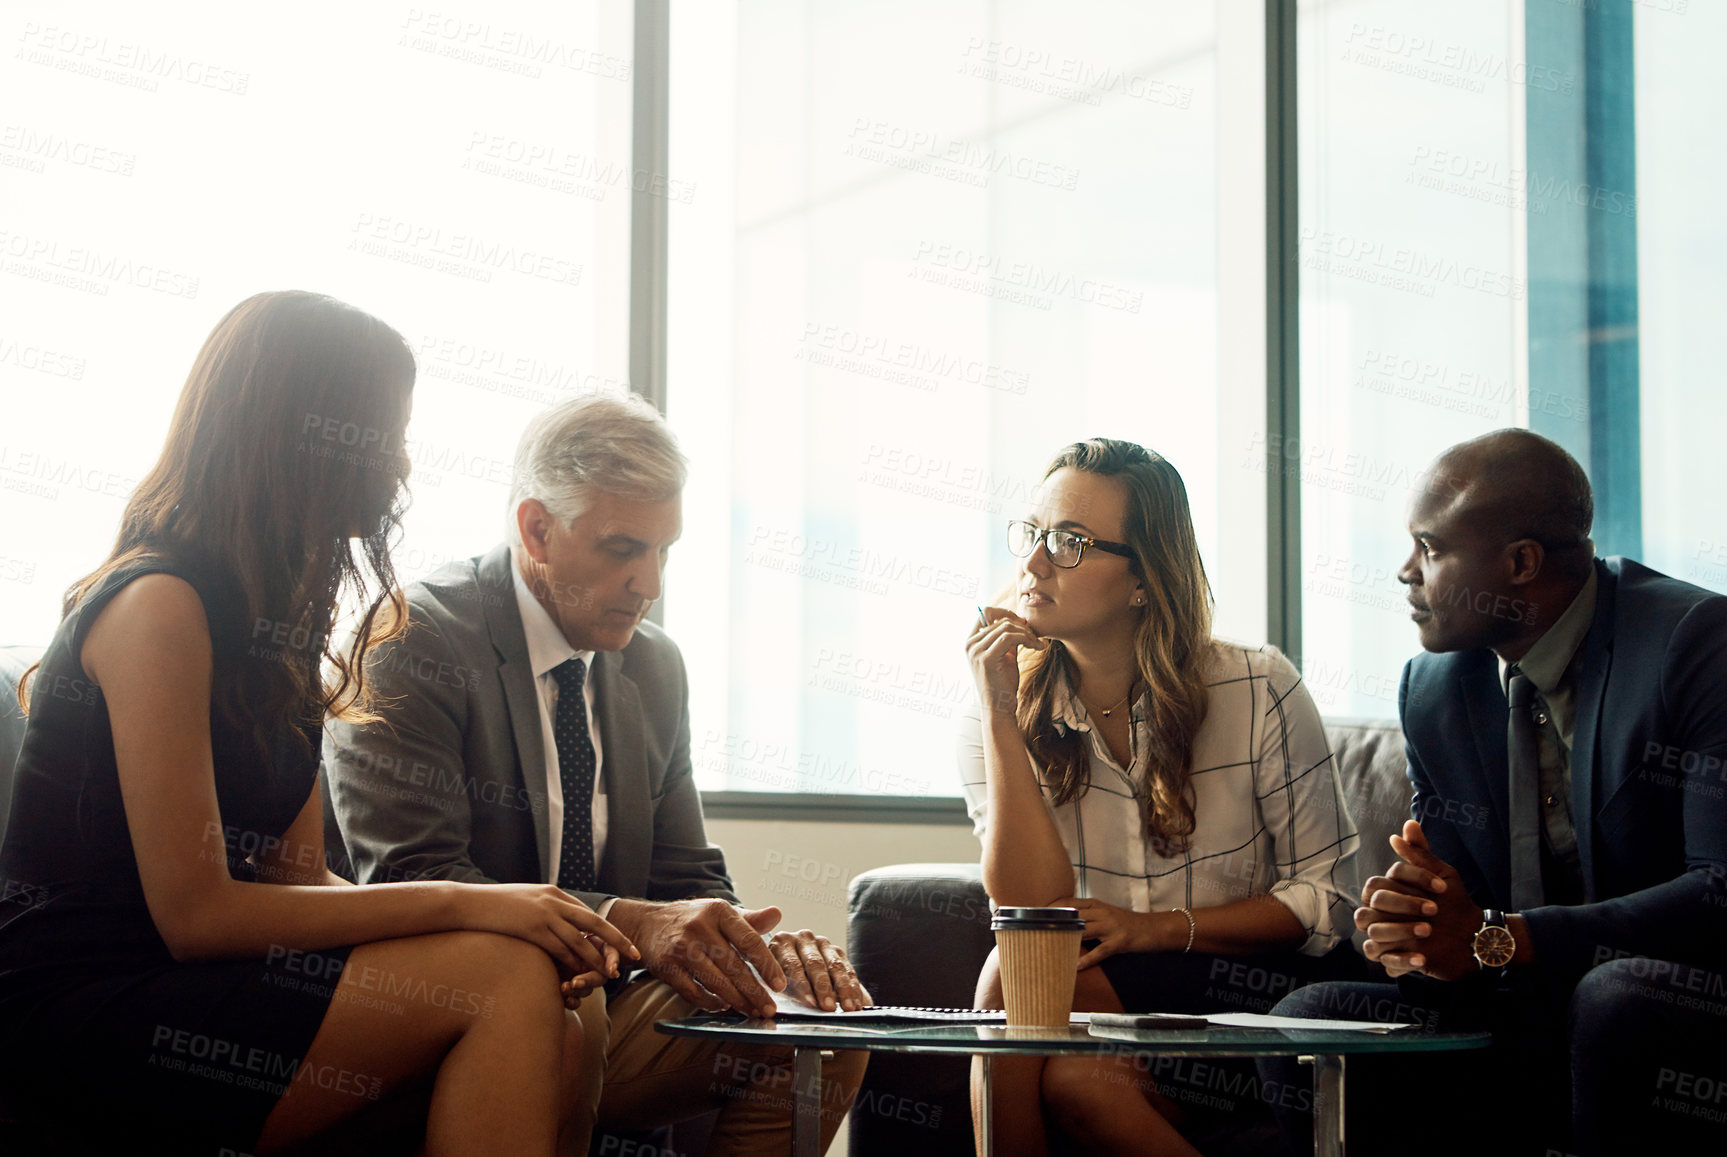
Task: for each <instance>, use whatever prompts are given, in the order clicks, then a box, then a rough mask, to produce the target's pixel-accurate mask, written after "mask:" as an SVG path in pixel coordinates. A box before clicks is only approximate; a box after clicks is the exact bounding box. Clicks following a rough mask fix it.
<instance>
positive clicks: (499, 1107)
mask: <svg viewBox="0 0 1727 1157" xmlns="http://www.w3.org/2000/svg"><path fill="white" fill-rule="evenodd" d="M413 384H414V361H413V356H412V354H411V353H410V352H409V350H408V348H407V345H406V343H405V342H404V341H403V340H402V338H401V335H400V334H398V333H396V331H394V330H392V329H391V328H390V327H388V326H386V325H385V324H384V323H382V322H380V321H378V320H377V319H376V318H374V317H371V316H369V315H367V314H365V313H363V312H361V311H359V310H357V309H354V308H353V307H351V306H347V305H344V304H342V303H341V302H338V301H335V300H333V299H331V298H328V297H323V296H320V295H317V294H311V293H301V292H281V293H264V294H259V295H257V296H255V297H252V298H249V299H247V300H246V301H243V302H241V303H240V304H239V305H238V306H236V307H235V308H234V309H233V310H232V311H230V312H229V313H228V315H227V316H226V317H224V318H223V319H222V320H221V322H220V323H219V324H218V325H217V326H216V328H215V330H214V331H213V332H212V333H211V334H210V337H209V339H208V340H207V341H206V342H205V344H204V347H203V350H202V351H201V352H200V353H199V355H198V359H197V361H196V363H195V364H194V365H193V367H192V372H191V374H190V376H189V377H188V379H187V382H186V386H185V388H184V390H183V391H182V393H181V395H180V400H179V403H178V406H177V408H176V409H175V412H174V416H173V420H172V422H171V423H170V426H169V431H168V437H167V441H166V444H165V445H164V447H163V450H162V454H161V457H160V458H159V460H158V461H157V463H156V465H155V467H154V468H153V469H152V470H151V471H150V473H149V474H148V475H147V477H146V478H145V479H144V480H143V482H142V483H141V484H140V485H139V486H138V488H137V490H136V491H135V493H134V494H133V495H132V497H131V499H130V501H129V502H128V504H127V507H126V511H125V514H124V516H123V518H122V521H121V526H120V532H119V535H118V537H117V540H116V541H115V544H114V547H113V550H112V551H111V552H110V553H109V556H108V558H107V560H106V561H105V562H104V563H103V564H102V565H101V566H100V567H98V568H97V569H96V570H95V571H94V572H92V573H91V574H90V575H88V576H87V577H85V578H83V579H81V580H80V581H79V582H77V583H75V584H74V585H73V587H72V588H71V590H70V591H69V592H68V593H67V596H66V600H65V607H64V614H63V617H62V619H61V622H60V626H59V628H58V630H57V631H56V632H55V635H54V638H53V641H52V642H51V643H50V644H49V647H48V649H47V651H46V652H45V654H44V656H43V658H42V661H41V663H40V664H39V666H38V667H37V668H36V669H35V670H34V672H33V674H32V675H31V676H30V677H29V679H28V682H27V683H25V684H22V685H21V686H20V692H19V699H20V703H21V704H23V705H25V706H26V709H27V710H28V712H29V719H28V723H27V726H26V731H25V734H24V738H23V742H22V746H21V748H20V752H19V757H18V763H17V770H16V777H15V787H14V792H13V806H12V813H11V822H10V825H9V827H8V830H7V833H6V839H5V843H4V846H3V847H0V877H4V878H5V879H6V880H8V881H12V882H16V883H18V884H20V885H28V887H27V888H22V887H21V888H10V887H9V888H8V889H6V897H7V900H6V902H4V903H0V1057H4V1058H5V1064H6V1067H7V1068H8V1070H9V1071H8V1075H7V1077H6V1080H7V1088H8V1091H9V1093H10V1094H12V1096H13V1097H19V1099H21V1100H24V1101H25V1102H26V1103H32V1104H34V1105H36V1106H37V1107H38V1108H39V1109H41V1110H42V1111H43V1112H44V1113H45V1114H47V1115H49V1116H51V1117H54V1118H57V1121H56V1126H57V1127H58V1128H59V1129H61V1130H65V1129H68V1128H70V1129H72V1130H73V1131H75V1132H84V1133H91V1132H94V1131H95V1126H94V1125H93V1123H95V1122H102V1123H104V1124H105V1125H106V1127H107V1136H105V1137H102V1138H101V1139H103V1140H110V1141H118V1142H120V1143H121V1144H123V1150H114V1151H128V1152H140V1151H143V1152H157V1151H160V1152H165V1153H176V1154H178V1153H207V1154H209V1155H211V1157H215V1154H217V1153H218V1152H222V1151H227V1152H242V1153H257V1154H272V1153H281V1152H285V1151H288V1150H290V1149H293V1148H295V1147H298V1146H302V1145H306V1144H307V1143H312V1144H318V1143H319V1139H320V1138H325V1137H327V1136H328V1135H329V1133H330V1131H331V1130H332V1129H334V1128H337V1127H340V1126H342V1125H343V1124H344V1123H345V1122H347V1121H348V1120H349V1119H350V1118H356V1117H358V1116H360V1115H361V1113H362V1110H367V1109H369V1108H370V1107H371V1106H372V1105H373V1104H374V1102H398V1103H401V1104H404V1105H409V1106H413V1105H415V1104H424V1103H426V1102H425V1100H424V1098H425V1097H426V1096H427V1094H426V1091H425V1090H426V1089H427V1088H428V1087H429V1090H430V1092H429V1098H430V1099H429V1105H430V1111H429V1117H428V1118H427V1120H426V1152H428V1153H432V1154H438V1153H447V1154H471V1153H481V1152H484V1153H495V1154H524V1155H526V1154H533V1155H535V1157H546V1155H549V1154H552V1153H553V1152H555V1151H556V1146H557V1142H558V1126H559V1121H560V1114H561V1113H562V1112H563V1111H564V1110H565V1109H566V1108H567V1106H566V1105H565V1104H564V1101H565V1099H566V1090H567V1089H568V1088H569V1087H570V1085H571V1084H572V1082H573V1077H574V1074H573V1073H572V1072H570V1071H569V1069H570V1068H571V1061H570V1060H569V1059H567V1058H574V1057H576V1056H578V1055H579V1052H580V1044H581V1040H580V1028H579V1026H578V1025H577V1022H576V1020H575V1018H574V1016H573V1015H570V1014H568V1012H567V1009H568V1007H569V1006H570V1005H572V1004H573V1002H574V1001H575V1000H576V999H578V996H577V993H578V992H579V991H580V988H581V986H574V987H572V986H571V985H570V984H569V983H568V978H570V977H572V976H575V975H577V974H581V973H593V972H604V973H608V974H609V973H611V972H612V971H613V969H614V968H615V963H616V959H617V954H618V953H619V952H622V953H624V954H626V955H627V954H633V952H634V949H633V948H632V947H631V946H630V944H629V942H628V940H626V939H625V938H624V937H623V936H622V935H621V934H620V933H618V932H617V930H616V929H615V928H613V927H612V926H611V925H610V924H608V923H606V922H605V921H604V920H601V919H600V918H599V917H598V916H597V915H596V914H594V913H593V912H591V911H590V910H588V909H587V908H586V907H585V906H584V905H582V904H581V903H579V902H578V901H576V900H574V899H573V898H571V897H569V896H567V895H565V894H564V893H562V892H560V891H559V890H558V889H557V888H555V887H550V886H535V885H494V886H473V885H463V884H456V883H450V882H443V881H430V882H421V883H398V884H381V885H372V886H367V887H356V886H352V885H349V884H347V883H346V881H344V880H343V879H341V878H340V877H339V876H338V875H337V874H335V873H334V872H332V871H331V870H330V869H329V867H328V866H327V865H326V861H325V854H324V844H323V808H322V802H321V798H320V792H319V789H318V781H317V769H318V738H319V733H320V729H321V727H322V724H323V720H324V718H325V715H326V713H330V714H334V715H337V716H340V717H344V718H350V719H355V718H361V719H363V718H370V717H371V716H370V713H369V711H368V706H367V698H368V695H367V687H366V682H365V674H364V663H363V660H364V657H365V652H366V649H367V648H368V647H369V646H370V645H372V643H374V642H375V641H376V640H377V639H379V638H381V637H385V636H387V635H388V634H389V633H390V632H391V631H392V630H395V629H399V628H398V624H399V623H400V621H401V619H402V610H403V608H402V604H401V599H400V596H399V594H398V593H397V592H396V589H395V588H396V582H395V577H394V574H393V572H392V570H391V567H390V558H389V546H390V540H391V537H392V535H393V533H394V531H395V530H396V527H397V525H398V522H399V519H400V515H401V509H402V507H401V497H402V493H403V486H402V484H403V481H404V479H405V478H406V476H407V473H408V461H407V455H406V452H405V450H404V441H403V440H404V436H405V432H406V429H407V424H408V416H409V410H410V406H411V402H412V389H413ZM345 599H346V600H351V605H356V606H357V616H356V621H357V629H356V630H355V631H353V632H352V636H351V642H350V643H348V644H347V645H346V646H338V645H336V644H334V643H333V642H332V640H333V639H334V638H335V637H336V631H335V630H334V627H335V626H336V622H337V616H338V611H339V604H341V603H342V602H343V600H345ZM17 896H28V897H29V899H30V901H31V902H29V903H20V902H17V901H16V899H15V897H17ZM590 937H592V938H593V939H591V940H590ZM606 945H610V946H611V947H606ZM560 973H562V975H563V976H564V977H565V978H566V980H565V983H564V984H563V986H562V992H560V982H559V976H560ZM590 979H591V978H590ZM20 1094H21V1096H20ZM84 1139H85V1140H89V1139H91V1138H84Z"/></svg>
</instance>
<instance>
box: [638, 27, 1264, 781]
mask: <svg viewBox="0 0 1727 1157" xmlns="http://www.w3.org/2000/svg"><path fill="white" fill-rule="evenodd" d="M1260 13H1261V9H1260V7H1259V6H1258V5H1255V4H1251V3H1249V4H1231V3H1222V2H1220V3H1209V2H1208V3H1194V2H1191V0H1166V2H1159V3H1143V2H1137V0H1136V2H1121V3H1085V4H1077V5H1062V6H1059V7H1055V6H1048V7H1045V6H1037V5H1030V6H1028V5H1021V4H1010V3H997V2H983V0H980V2H977V3H970V4H961V5H930V4H926V3H917V2H912V0H906V2H899V3H877V4H870V5H867V6H860V5H857V4H852V3H849V2H838V0H832V2H819V0H818V2H812V3H805V4H796V5H786V4H770V3H764V2H760V0H738V2H736V3H699V4H698V3H685V4H676V5H674V6H673V8H672V28H671V37H672V41H671V65H670V89H671V92H670V97H671V99H670V124H671V156H670V170H671V172H672V173H673V174H674V175H675V176H677V177H678V178H680V179H682V180H686V181H688V182H690V184H691V185H692V186H693V187H694V188H695V189H696V190H697V191H698V192H697V196H696V199H695V202H694V204H693V205H692V206H690V207H689V209H688V211H687V212H684V213H682V214H681V215H680V216H679V217H678V218H677V219H674V220H673V221H672V224H671V233H670V239H669V252H670V262H671V266H670V277H669V308H668V321H667V329H668V333H669V335H670V339H669V340H670V348H669V355H668V389H667V392H668V413H669V417H670V419H671V422H672V424H673V426H674V428H675V429H676V430H677V431H678V433H679V435H680V437H681V438H682V440H683V443H684V445H685V446H686V448H687V449H688V450H689V451H690V453H691V455H692V457H693V459H694V472H693V475H692V485H691V488H690V491H689V494H688V495H687V497H686V504H685V522H686V531H685V536H684V544H683V545H680V547H679V548H678V550H677V554H678V555H679V557H678V558H677V560H676V561H675V562H674V563H673V575H672V578H671V580H670V582H669V584H668V592H669V593H668V600H667V623H668V626H669V627H670V628H671V630H672V632H673V634H674V635H675V636H676V637H677V638H678V639H679V641H680V643H681V644H682V646H683V649H684V654H685V656H686V658H687V660H688V661H689V663H690V672H691V688H692V692H691V694H692V703H691V714H692V732H693V747H694V752H695V760H696V768H697V775H698V779H699V782H700V783H701V784H702V785H703V787H704V788H707V789H731V790H741V791H775V790H791V791H802V792H855V793H871V794H878V793H885V794H893V795H925V794H936V795H952V794H957V784H956V781H955V776H954V770H953V767H954V763H953V735H954V728H955V721H956V717H957V715H958V714H959V713H960V712H961V711H962V710H964V708H965V706H966V704H967V703H968V701H969V700H970V699H971V698H972V694H973V692H972V683H971V678H970V674H969V671H968V669H967V666H966V664H965V662H964V653H963V640H964V636H965V635H966V633H967V631H968V629H969V624H970V623H971V622H972V621H973V619H974V618H975V617H976V613H977V612H976V609H975V608H976V606H977V605H978V604H979V603H983V602H988V601H991V600H992V599H993V598H995V597H996V595H997V594H998V593H999V592H1000V591H1001V590H1002V589H1003V588H1004V587H1005V586H1006V584H1008V583H1010V582H1011V581H1012V579H1013V577H1014V562H1015V560H1013V559H1012V558H1011V557H1010V556H1009V555H1008V553H1007V550H1006V548H1005V545H1004V542H1003V537H1004V535H1003V530H1004V524H1005V522H1006V521H1007V520H1008V519H1009V518H1011V517H1015V516H1017V515H1019V514H1021V513H1022V512H1023V511H1025V510H1026V509H1027V508H1028V506H1029V504H1030V503H1031V501H1032V495H1033V491H1034V489H1035V487H1036V485H1037V483H1038V481H1039V479H1040V476H1041V473H1042V470H1043V468H1044V466H1045V464H1046V463H1047V461H1048V460H1049V458H1050V457H1051V456H1052V455H1053V454H1054V453H1055V452H1056V451H1057V450H1058V449H1059V448H1060V447H1062V446H1063V445H1064V444H1066V443H1069V442H1072V441H1074V440H1077V439H1081V438H1085V437H1090V436H1094V435H1103V436H1109V437H1115V438H1124V439H1130V440H1133V441H1136V442H1140V443H1142V444H1144V445H1146V446H1148V447H1151V448H1153V449H1155V450H1157V451H1158V452H1160V453H1162V454H1164V455H1165V456H1166V457H1168V458H1169V459H1170V460H1171V461H1173V462H1174V463H1175V464H1176V466H1177V467H1178V468H1179V469H1180V470H1181V471H1182V473H1183V475H1184V477H1185V479H1186V481H1187V484H1188V488H1189V493H1190V495H1191V498H1192V503H1193V508H1194V515H1195V519H1196V522H1197V526H1198V532H1199V537H1200V541H1201V546H1202V549H1203V551H1204V554H1205V560H1206V563H1207V565H1208V567H1209V568H1210V573H1211V577H1212V580H1213V583H1214V585H1215V587H1216V590H1217V596H1218V609H1219V613H1218V623H1219V627H1220V629H1221V630H1222V631H1223V632H1224V633H1226V634H1230V635H1235V636H1239V637H1243V638H1250V639H1252V638H1261V637H1263V634H1264V630H1265V611H1264V605H1265V577H1264V575H1265V553H1264V550H1265V547H1264V486H1265V480H1264V476H1263V473H1262V472H1260V471H1258V470H1256V469H1254V468H1253V467H1254V466H1255V465H1256V464H1257V463H1258V462H1259V461H1260V460H1261V455H1262V454H1263V447H1264V417H1263V415H1264V402H1263V396H1264V394H1263V391H1264V387H1263V384H1262V383H1263V361H1262V360H1261V359H1262V357H1263V349H1264V345H1263V337H1262V331H1263V277H1264V274H1263V257H1262V253H1263V249H1262V237H1263V219H1264V218H1263V214H1264V206H1263V193H1262V184H1263V175H1262V172H1263V170H1262V154H1263V148H1264V136H1263V125H1262V122H1263V103H1262V98H1261V96H1260V93H1261V92H1262V85H1263V80H1262V69H1263V44H1262V41H1261V39H1260V37H1259V34H1258V31H1257V30H1258V28H1259V23H1260Z"/></svg>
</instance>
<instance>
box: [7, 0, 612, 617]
mask: <svg viewBox="0 0 1727 1157" xmlns="http://www.w3.org/2000/svg"><path fill="white" fill-rule="evenodd" d="M234 12H235V10H234V9H233V8H232V6H229V5H218V4H205V5H175V6H171V7H161V6H149V5H136V6H122V5H104V6H95V5H49V4H35V5H26V6H23V7H22V8H18V7H8V8H7V9H6V11H5V13H4V15H3V16H0V37H3V38H4V40H5V42H6V44H7V46H8V47H7V61H6V66H5V68H3V69H0V110H4V111H0V206H3V207H4V208H3V213H0V412H3V413H4V415H5V416H4V419H3V420H0V525H3V526H4V527H5V540H4V541H3V542H0V642H6V643H34V644H42V643H46V642H47V640H48V638H49V636H50V635H51V634H52V632H53V630H54V625H55V623H56V621H57V620H58V613H59V599H60V595H61V592H63V591H64V590H65V588H66V586H67V585H68V584H69V583H70V582H71V581H72V580H73V579H75V578H76V577H77V576H79V575H81V574H84V573H86V572H88V571H89V570H91V569H93V568H94V567H95V566H96V565H97V564H98V563H99V562H100V561H101V559H102V558H103V557H104V555H105V554H106V552H107V550H108V548H109V545H110V544H111V543H112V541H113V535H114V531H115V528H116V526H117V525H118V521H119V515H120V512H121V509H122V508H123V506H124V504H125V501H126V498H127V497H128V495H129V494H130V492H131V489H132V487H133V486H134V485H136V482H137V480H138V479H139V478H140V477H141V476H142V475H143V473H144V472H145V471H146V470H147V469H148V468H149V466H150V464H151V463H152V462H153V461H154V459H155V455H156V453H157V451H158V450H159V449H160V446H161V439H162V435H163V432H164V430H165V428H166V425H167V421H168V418H169V415H170V413H171V411H172V409H173V404H174V399H175V397H176V396H177V394H178V392H179V389H180V386H181V385H182V383H183V382H184V380H185V374H186V372H187V370H188V368H189V367H190V366H191V364H192V358H193V355H194V354H195V353H196V352H197V349H198V346H199V345H200V343H201V342H202V341H203V338H204V336H205V335H206V334H207V333H208V332H209V330H210V328H211V326H213V325H214V324H215V322H216V321H217V320H218V319H219V318H220V317H221V316H222V314H223V313H224V312H226V311H227V310H228V309H229V308H230V307H231V306H233V305H234V304H235V303H236V302H238V301H239V300H241V299H242V298H244V297H247V296H249V295H251V294H253V293H256V292H258V291H260V290H266V289H283V288H302V289H311V290H317V291H321V292H325V293H329V294H332V295H334V296H336V297H340V298H343V299H345V300H347V301H350V302H352V303H354V304H355V305H358V306H360V307H361V308H364V309H367V310H370V311H372V312H374V313H376V314H377V315H379V316H380V317H382V318H383V319H384V320H385V321H387V322H389V323H391V324H392V325H394V326H395V327H396V328H397V329H399V330H400V331H401V332H402V333H403V335H404V336H405V337H406V338H407V339H408V341H409V343H410V344H411V345H412V346H413V348H414V351H415V354H416V356H417V357H418V359H419V366H420V372H419V383H418V385H417V387H416V389H415V397H414V416H413V424H412V427H411V428H410V431H409V433H410V438H411V445H410V452H411V456H412V458H413V463H414V469H413V477H412V479H411V482H410V487H411V490H412V494H413V505H412V508H411V510H410V512H409V515H408V519H407V522H406V524H405V537H404V539H403V541H402V543H401V545H400V547H399V549H398V550H397V551H396V563H397V569H398V571H399V573H400V574H401V575H402V577H403V578H404V579H413V578H418V577H420V576H422V575H424V574H426V573H427V572H429V571H430V570H433V569H435V568H436V567H437V566H438V565H440V564H441V563H442V562H444V561H446V560H448V559H451V558H460V557H466V556H468V555H473V554H478V553H480V552H482V551H484V550H486V549H487V548H489V547H490V546H492V545H493V544H494V543H496V542H498V541H499V540H500V539H501V537H502V531H503V525H504V523H503V517H504V507H505V504H506V498H507V495H508V486H509V481H510V463H511V458H512V456H513V453H514V448H515V441H516V437H517V435H518V434H519V432H520V430H521V427H522V425H523V424H524V423H525V422H526V420H527V418H528V417H529V416H530V415H531V414H533V413H534V412H535V411H537V410H539V409H541V408H543V407H544V406H546V405H547V404H549V403H551V402H553V401H555V400H557V399H559V398H563V397H568V396H570V395H571V394H572V393H575V392H578V391H587V390H623V389H626V388H627V386H626V384H625V377H626V364H627V353H626V350H627V323H628V319H627V317H626V316H625V308H626V306H625V302H626V301H627V296H628V295H627V286H628V256H629V215H630V197H631V192H632V189H633V188H634V186H635V185H636V184H637V183H638V181H639V180H640V177H639V175H638V174H636V173H634V172H633V170H632V167H631V157H630V133H629V126H630V123H631V119H630V118H631V111H630V110H631V103H630V102H631V88H632V85H631V78H632V73H633V63H632V60H631V39H630V33H631V27H632V25H631V7H630V5H629V4H627V3H624V2H622V0H613V2H609V3H602V4H582V5H570V4H561V3H552V2H550V0H515V2H509V3H488V4H485V5H480V4H472V5H468V6H467V7H465V8H462V7H458V8H449V7H440V8H438V9H437V10H435V11H434V10H433V9H431V8H427V7H418V6H408V5H402V6H378V5H360V6H355V5H351V4H339V3H333V2H331V0H309V2H307V3H304V4H299V5H297V6H295V8H294V9H293V12H292V15H291V18H290V17H287V16H284V17H283V18H281V19H272V20H251V19H236V18H235V17H234ZM306 433H307V436H308V437H321V436H323V435H325V434H331V435H333V436H335V437H337V438H338V439H339V438H340V437H341V436H342V432H341V431H339V430H329V431H326V430H324V429H322V428H320V427H318V426H317V425H316V424H313V425H312V426H310V427H309V428H308V430H307V432H306Z"/></svg>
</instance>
